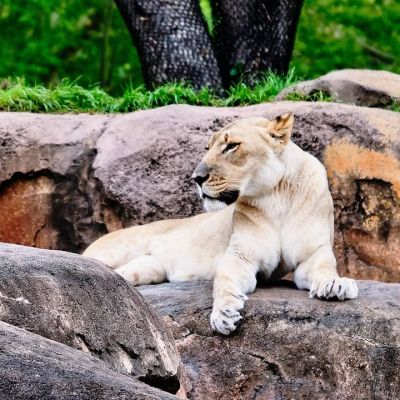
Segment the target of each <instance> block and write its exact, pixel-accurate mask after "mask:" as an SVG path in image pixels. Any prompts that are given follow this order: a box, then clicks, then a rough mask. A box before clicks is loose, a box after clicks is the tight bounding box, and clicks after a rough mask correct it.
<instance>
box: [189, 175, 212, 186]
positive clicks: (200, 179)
mask: <svg viewBox="0 0 400 400" xmlns="http://www.w3.org/2000/svg"><path fill="white" fill-rule="evenodd" d="M209 177H210V174H206V175H195V176H193V180H194V181H195V182H196V183H197V184H198V185H199V186H200V187H201V185H202V184H203V182H205V181H206V180H207V179H208V178H209Z"/></svg>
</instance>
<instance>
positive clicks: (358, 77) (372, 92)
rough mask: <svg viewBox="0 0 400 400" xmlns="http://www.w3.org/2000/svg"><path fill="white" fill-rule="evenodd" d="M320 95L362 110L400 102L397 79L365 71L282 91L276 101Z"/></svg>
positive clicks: (343, 72)
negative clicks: (297, 96)
mask: <svg viewBox="0 0 400 400" xmlns="http://www.w3.org/2000/svg"><path fill="white" fill-rule="evenodd" d="M316 92H323V93H325V94H327V95H329V96H330V97H332V99H333V100H335V101H338V102H341V103H347V104H355V105H357V106H365V107H388V106H391V105H392V104H393V102H394V101H400V75H398V74H394V73H392V72H387V71H373V70H368V69H343V70H339V71H333V72H330V73H329V74H326V75H323V76H321V77H319V78H318V79H313V80H310V81H304V82H300V83H297V84H295V85H293V86H290V87H288V88H286V89H284V90H283V91H282V92H281V93H279V95H278V96H277V100H285V99H287V98H291V97H292V96H293V95H300V96H312V95H313V94H314V93H316Z"/></svg>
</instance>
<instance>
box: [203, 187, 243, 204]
mask: <svg viewBox="0 0 400 400" xmlns="http://www.w3.org/2000/svg"><path fill="white" fill-rule="evenodd" d="M239 193H240V192H239V190H229V191H226V192H222V193H220V194H219V195H218V196H216V197H212V196H209V195H207V194H205V193H204V192H203V193H202V197H203V199H210V200H218V201H222V202H224V203H225V204H227V205H228V206H229V204H232V203H234V202H235V201H236V200H237V199H238V197H239Z"/></svg>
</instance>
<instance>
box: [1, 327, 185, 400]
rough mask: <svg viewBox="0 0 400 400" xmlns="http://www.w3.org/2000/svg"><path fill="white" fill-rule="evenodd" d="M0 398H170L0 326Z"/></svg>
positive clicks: (98, 364)
mask: <svg viewBox="0 0 400 400" xmlns="http://www.w3.org/2000/svg"><path fill="white" fill-rule="evenodd" d="M0 398H1V399H2V400H55V399H57V400H73V399H75V400H76V399H79V400H94V399H96V400H111V399H112V400H119V399H121V400H126V399H135V400H173V399H177V397H176V396H173V395H171V394H169V393H166V392H163V391H161V390H158V389H155V388H152V387H151V386H148V385H146V384H144V383H141V382H139V381H137V380H135V379H132V378H131V377H129V376H127V375H123V374H120V373H118V372H116V371H114V370H112V369H111V368H110V367H109V366H108V365H107V364H106V363H104V362H103V361H100V360H98V359H96V358H94V357H92V356H90V355H88V354H84V353H82V352H80V351H78V350H74V349H71V348H70V347H67V346H65V345H63V344H60V343H56V342H54V341H52V340H48V339H45V338H43V337H41V336H38V335H35V334H33V333H29V332H27V331H25V330H23V329H19V328H16V327H14V326H12V325H9V324H6V323H4V322H0Z"/></svg>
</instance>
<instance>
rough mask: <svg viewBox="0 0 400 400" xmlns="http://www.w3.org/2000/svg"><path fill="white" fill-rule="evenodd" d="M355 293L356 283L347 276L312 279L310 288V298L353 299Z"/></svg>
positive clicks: (356, 292)
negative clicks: (319, 279) (320, 279)
mask: <svg viewBox="0 0 400 400" xmlns="http://www.w3.org/2000/svg"><path fill="white" fill-rule="evenodd" d="M357 295H358V288H357V284H356V282H355V281H354V280H353V279H349V278H339V277H335V278H330V279H326V280H323V281H314V282H313V284H312V286H311V290H310V298H314V297H318V298H320V299H332V298H337V299H338V300H345V299H355V298H356V297H357Z"/></svg>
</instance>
